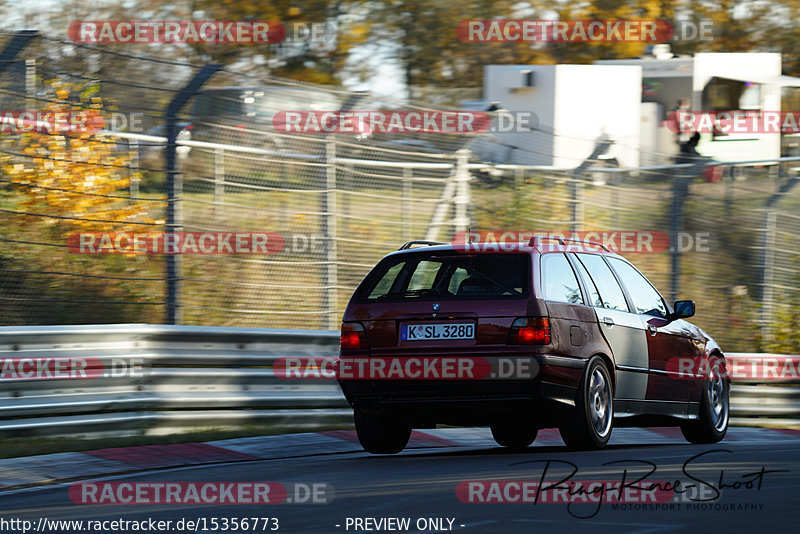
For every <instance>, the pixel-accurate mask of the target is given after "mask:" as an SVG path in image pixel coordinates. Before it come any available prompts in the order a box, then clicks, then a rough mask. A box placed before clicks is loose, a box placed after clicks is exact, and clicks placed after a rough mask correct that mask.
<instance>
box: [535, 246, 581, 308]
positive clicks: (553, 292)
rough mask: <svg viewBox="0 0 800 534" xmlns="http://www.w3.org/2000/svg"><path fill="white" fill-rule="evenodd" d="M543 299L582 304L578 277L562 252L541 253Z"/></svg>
mask: <svg viewBox="0 0 800 534" xmlns="http://www.w3.org/2000/svg"><path fill="white" fill-rule="evenodd" d="M542 275H543V281H542V286H543V288H544V299H545V300H550V301H555V302H568V303H570V304H583V296H582V295H581V288H580V285H579V284H578V279H577V278H576V277H575V272H574V271H573V270H572V266H571V265H570V264H569V261H567V257H566V256H564V254H560V253H557V254H556V253H553V254H544V255H542Z"/></svg>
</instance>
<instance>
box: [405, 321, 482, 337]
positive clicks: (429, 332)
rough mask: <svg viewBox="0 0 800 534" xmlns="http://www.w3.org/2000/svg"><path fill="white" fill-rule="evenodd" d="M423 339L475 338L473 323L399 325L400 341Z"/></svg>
mask: <svg viewBox="0 0 800 534" xmlns="http://www.w3.org/2000/svg"><path fill="white" fill-rule="evenodd" d="M424 339H475V325H474V324H469V323H456V324H444V323H437V324H404V325H401V326H400V340H401V341H417V340H424Z"/></svg>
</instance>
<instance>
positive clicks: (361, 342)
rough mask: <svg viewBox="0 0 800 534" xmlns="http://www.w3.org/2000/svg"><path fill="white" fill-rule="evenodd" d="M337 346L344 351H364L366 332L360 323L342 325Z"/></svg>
mask: <svg viewBox="0 0 800 534" xmlns="http://www.w3.org/2000/svg"><path fill="white" fill-rule="evenodd" d="M339 345H340V347H341V348H342V349H344V350H358V349H366V348H368V347H367V332H366V331H365V330H364V325H362V324H361V323H342V334H341V336H340V337H339Z"/></svg>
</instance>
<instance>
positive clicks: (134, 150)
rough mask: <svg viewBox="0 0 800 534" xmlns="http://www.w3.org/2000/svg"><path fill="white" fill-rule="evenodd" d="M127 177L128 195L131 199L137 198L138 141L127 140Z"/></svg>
mask: <svg viewBox="0 0 800 534" xmlns="http://www.w3.org/2000/svg"><path fill="white" fill-rule="evenodd" d="M128 157H129V158H130V163H129V165H128V178H129V180H130V186H129V196H130V198H131V200H133V199H136V198H139V141H137V140H136V139H131V140H130V141H128Z"/></svg>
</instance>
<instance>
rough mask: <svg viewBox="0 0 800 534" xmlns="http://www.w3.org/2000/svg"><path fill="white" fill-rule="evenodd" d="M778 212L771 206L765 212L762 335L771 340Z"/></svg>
mask: <svg viewBox="0 0 800 534" xmlns="http://www.w3.org/2000/svg"><path fill="white" fill-rule="evenodd" d="M777 219H778V217H777V213H776V212H775V210H773V209H771V208H767V211H766V212H765V213H764V223H765V224H764V242H763V244H764V250H763V254H762V257H763V261H764V264H763V265H762V267H761V268H762V273H763V275H762V279H761V283H762V284H763V285H762V287H761V334H762V337H763V338H764V339H765V340H767V341H769V340H770V339H771V332H772V330H771V328H770V323H771V322H772V310H773V306H774V302H773V299H774V297H775V292H774V289H773V284H774V282H775V277H774V269H775V230H776V228H777V222H778V220H777Z"/></svg>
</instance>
